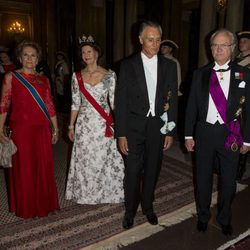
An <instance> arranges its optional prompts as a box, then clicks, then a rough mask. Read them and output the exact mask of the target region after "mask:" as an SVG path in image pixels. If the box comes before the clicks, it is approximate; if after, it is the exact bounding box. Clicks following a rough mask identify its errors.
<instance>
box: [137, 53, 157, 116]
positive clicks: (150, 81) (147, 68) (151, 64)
mask: <svg viewBox="0 0 250 250" xmlns="http://www.w3.org/2000/svg"><path fill="white" fill-rule="evenodd" d="M141 57H142V63H143V67H144V72H145V77H146V83H147V89H148V99H149V110H148V113H147V116H149V115H150V114H151V115H152V116H155V95H156V85H157V65H158V57H157V55H154V56H153V57H152V58H148V57H147V56H146V55H145V54H144V53H143V52H141Z"/></svg>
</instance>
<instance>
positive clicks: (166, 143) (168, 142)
mask: <svg viewBox="0 0 250 250" xmlns="http://www.w3.org/2000/svg"><path fill="white" fill-rule="evenodd" d="M173 142H174V138H173V136H166V137H165V141H164V147H163V150H168V149H169V148H170V147H171V145H172V144H173Z"/></svg>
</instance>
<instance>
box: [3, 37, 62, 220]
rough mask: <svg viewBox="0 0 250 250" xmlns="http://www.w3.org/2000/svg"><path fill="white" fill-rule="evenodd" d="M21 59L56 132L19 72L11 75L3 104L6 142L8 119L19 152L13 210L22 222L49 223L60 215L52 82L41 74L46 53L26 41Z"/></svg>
mask: <svg viewBox="0 0 250 250" xmlns="http://www.w3.org/2000/svg"><path fill="white" fill-rule="evenodd" d="M17 56H18V60H19V61H20V63H21V65H22V68H21V69H20V70H18V71H17V72H18V73H19V74H20V75H21V77H23V78H24V79H25V80H27V81H28V82H29V84H30V85H31V86H32V87H33V88H35V90H36V91H37V92H38V94H39V95H40V97H41V98H42V100H43V102H44V104H45V106H46V108H47V111H48V113H49V116H50V120H51V123H52V124H53V128H54V129H51V126H50V121H49V119H47V117H46V116H45V115H44V113H43V111H42V110H41V108H40V107H39V106H38V104H37V102H36V101H35V99H34V97H33V96H32V95H31V94H30V92H29V91H28V89H27V88H26V87H25V86H24V85H22V83H21V82H20V80H18V79H17V78H16V76H15V75H14V74H13V72H9V73H7V74H6V75H5V78H4V81H3V87H2V95H1V102H0V142H1V143H4V141H6V140H8V138H7V137H6V136H5V135H4V133H3V127H4V123H5V120H6V116H7V113H8V115H9V125H10V128H11V130H12V140H13V141H14V143H15V144H16V146H17V152H16V153H15V154H14V155H13V157H12V164H13V167H12V168H10V169H9V185H10V187H9V191H10V192H9V209H10V212H14V213H15V214H16V216H18V217H22V218H31V217H37V216H38V217H43V216H47V215H48V213H49V212H51V211H54V210H57V209H59V205H58V195H57V189H56V183H55V176H54V161H53V154H52V145H51V143H56V142H57V140H58V129H57V128H58V126H57V119H56V113H55V108H54V104H53V102H52V98H51V94H50V93H51V92H50V84H49V81H48V79H47V77H46V76H44V75H39V74H38V73H37V72H36V71H35V68H36V65H37V63H38V61H39V58H40V57H41V50H40V47H39V46H38V45H37V44H36V43H33V42H26V41H24V42H23V43H21V44H20V45H19V46H18V48H17Z"/></svg>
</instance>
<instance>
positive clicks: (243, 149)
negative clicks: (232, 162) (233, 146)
mask: <svg viewBox="0 0 250 250" xmlns="http://www.w3.org/2000/svg"><path fill="white" fill-rule="evenodd" d="M248 151H250V146H246V145H242V147H241V148H240V152H241V154H246V153H247V152H248Z"/></svg>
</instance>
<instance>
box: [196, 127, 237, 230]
mask: <svg viewBox="0 0 250 250" xmlns="http://www.w3.org/2000/svg"><path fill="white" fill-rule="evenodd" d="M196 135H197V136H196V137H197V138H196V164H197V169H196V170H197V173H196V178H197V209H198V219H199V220H200V221H202V222H208V220H209V218H210V204H211V194H212V187H213V169H214V163H215V159H216V157H217V159H218V160H219V167H220V175H219V181H220V189H219V196H218V214H217V221H218V223H220V224H222V225H228V224H230V221H231V204H232V201H233V197H234V194H235V192H236V175H237V165H238V160H239V150H238V151H237V152H233V151H231V150H228V149H226V148H225V146H224V142H225V140H226V137H227V135H228V129H227V127H226V126H225V125H218V124H215V125H211V124H209V123H198V125H197V131H196Z"/></svg>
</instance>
